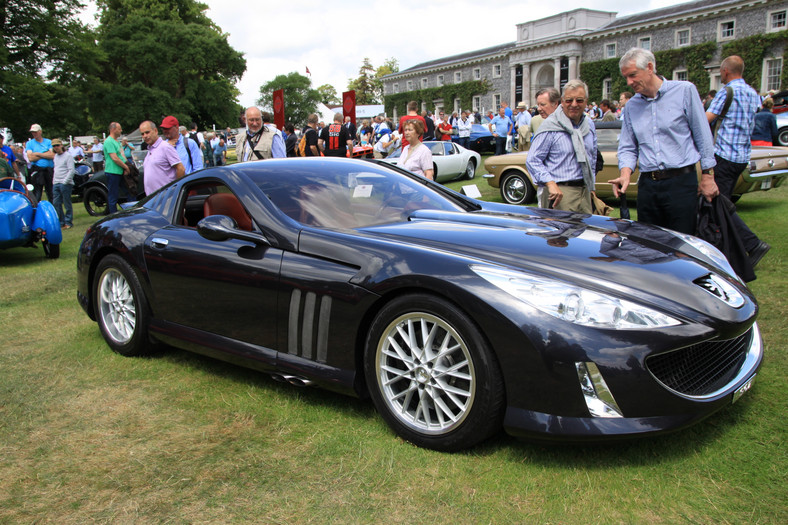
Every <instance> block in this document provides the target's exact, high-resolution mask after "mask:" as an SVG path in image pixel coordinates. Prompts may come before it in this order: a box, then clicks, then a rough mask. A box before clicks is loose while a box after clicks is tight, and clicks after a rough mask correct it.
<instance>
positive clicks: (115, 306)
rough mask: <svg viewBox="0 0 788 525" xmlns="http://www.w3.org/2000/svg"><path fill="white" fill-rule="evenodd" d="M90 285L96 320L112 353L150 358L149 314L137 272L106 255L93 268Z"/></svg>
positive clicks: (112, 256)
mask: <svg viewBox="0 0 788 525" xmlns="http://www.w3.org/2000/svg"><path fill="white" fill-rule="evenodd" d="M96 276H97V277H96V280H95V281H94V282H93V297H94V300H95V310H96V312H95V313H96V320H97V321H98V325H99V329H100V330H101V335H102V336H104V340H105V341H107V344H108V345H109V347H110V348H112V350H114V351H115V352H117V353H119V354H121V355H125V356H139V355H147V354H150V353H151V352H152V351H153V350H154V346H153V345H152V344H151V343H150V340H149V339H148V323H149V322H150V310H149V308H148V301H147V300H146V298H145V294H144V292H143V291H142V285H141V284H140V281H139V278H138V277H137V274H136V272H135V271H134V270H133V269H132V268H131V266H129V264H128V263H127V262H126V261H125V260H124V259H123V258H121V257H120V256H119V255H114V254H113V255H108V256H106V257H105V258H104V259H102V260H101V262H99V264H98V266H97V267H96Z"/></svg>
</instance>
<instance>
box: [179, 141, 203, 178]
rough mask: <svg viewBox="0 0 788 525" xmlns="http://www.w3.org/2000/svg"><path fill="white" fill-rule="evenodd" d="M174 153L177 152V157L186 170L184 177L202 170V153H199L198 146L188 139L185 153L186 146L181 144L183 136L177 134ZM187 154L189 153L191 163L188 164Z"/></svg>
mask: <svg viewBox="0 0 788 525" xmlns="http://www.w3.org/2000/svg"><path fill="white" fill-rule="evenodd" d="M175 151H177V152H178V157H180V158H181V163H182V164H183V167H184V168H185V169H186V175H188V174H189V173H193V172H195V171H197V170H201V169H202V167H203V164H202V151H200V145H199V144H198V143H197V142H195V141H193V140H192V139H189V151H188V152H187V151H186V144H184V143H183V135H181V134H180V133H178V142H176V143H175ZM189 152H191V160H192V161H191V162H189Z"/></svg>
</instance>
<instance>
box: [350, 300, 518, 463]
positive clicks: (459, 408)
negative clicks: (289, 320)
mask: <svg viewBox="0 0 788 525" xmlns="http://www.w3.org/2000/svg"><path fill="white" fill-rule="evenodd" d="M364 373H365V377H366V381H367V385H368V387H369V391H370V395H371V397H372V400H373V402H374V403H375V406H376V408H377V410H378V412H380V415H381V416H382V417H383V419H384V420H385V421H386V423H388V425H389V426H390V427H391V429H392V430H394V432H396V433H397V434H398V435H399V436H400V437H402V438H403V439H405V440H407V441H410V442H411V443H413V444H415V445H418V446H420V447H425V448H430V449H434V450H441V451H447V452H448V451H456V450H461V449H464V448H468V447H471V446H473V445H475V444H477V443H480V442H481V441H484V440H485V439H487V438H488V437H490V436H492V435H493V434H495V433H496V432H498V431H499V429H500V428H501V425H502V421H503V409H504V385H503V378H502V376H501V372H500V369H499V367H498V362H497V361H496V359H495V357H494V355H493V353H492V351H491V349H490V348H489V346H488V344H487V342H486V341H485V339H484V337H483V336H482V335H481V333H480V332H479V331H478V329H476V327H475V324H474V323H473V321H472V320H471V319H470V318H469V317H468V316H467V315H466V314H465V313H464V312H463V311H462V310H460V309H459V308H458V307H456V306H455V305H454V304H452V303H449V302H447V301H445V300H443V299H441V298H439V297H435V296H431V295H427V294H412V295H405V296H402V297H398V298H396V299H394V300H393V301H391V302H390V303H389V304H387V305H386V306H384V307H383V309H382V310H381V311H380V313H379V314H378V316H377V317H376V318H375V320H374V321H373V323H372V325H371V327H370V331H369V334H368V336H367V341H366V353H365V355H364Z"/></svg>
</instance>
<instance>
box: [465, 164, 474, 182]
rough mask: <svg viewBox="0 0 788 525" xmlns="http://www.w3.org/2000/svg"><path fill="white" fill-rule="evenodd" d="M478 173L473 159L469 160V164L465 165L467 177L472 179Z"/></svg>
mask: <svg viewBox="0 0 788 525" xmlns="http://www.w3.org/2000/svg"><path fill="white" fill-rule="evenodd" d="M474 175H476V165H475V164H474V163H473V161H472V160H469V161H468V166H466V167H465V178H466V179H468V180H471V179H472V178H473V176H474Z"/></svg>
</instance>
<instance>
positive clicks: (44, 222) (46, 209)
mask: <svg viewBox="0 0 788 525" xmlns="http://www.w3.org/2000/svg"><path fill="white" fill-rule="evenodd" d="M33 229H34V230H38V229H41V231H42V232H44V237H46V239H47V241H49V242H50V244H60V243H61V242H62V241H63V232H62V231H61V230H60V219H59V218H58V216H57V212H56V211H55V207H54V206H52V204H51V203H50V202H49V201H42V202H39V203H38V207H37V208H36V215H35V217H34V218H33Z"/></svg>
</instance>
